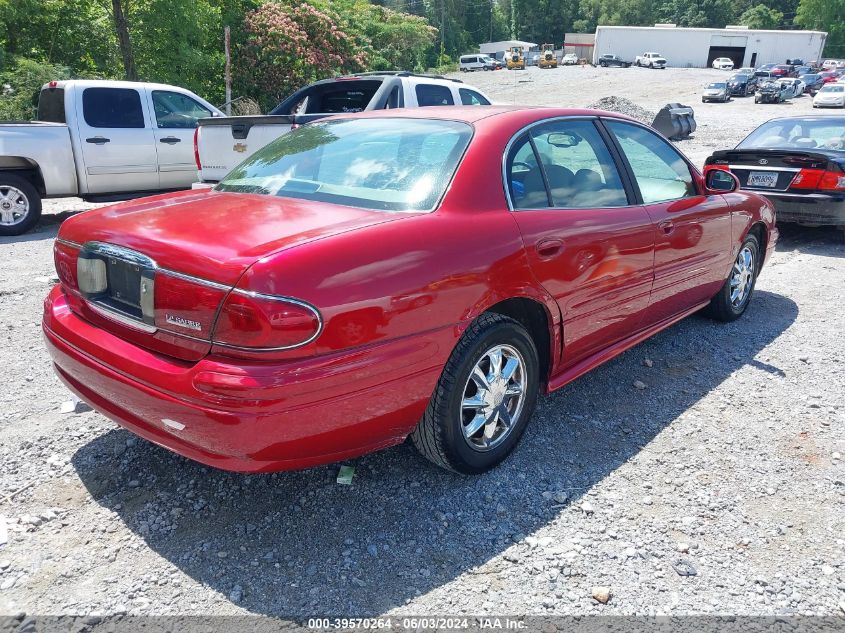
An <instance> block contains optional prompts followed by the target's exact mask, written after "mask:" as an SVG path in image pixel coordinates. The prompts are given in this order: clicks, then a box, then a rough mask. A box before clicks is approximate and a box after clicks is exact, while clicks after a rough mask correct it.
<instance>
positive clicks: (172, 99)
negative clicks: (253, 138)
mask: <svg viewBox="0 0 845 633" xmlns="http://www.w3.org/2000/svg"><path fill="white" fill-rule="evenodd" d="M146 92H147V102H148V104H149V108H150V112H152V115H153V117H154V119H155V130H154V134H153V136H154V138H155V148H156V154H157V156H158V181H159V187H160V188H161V189H182V188H185V187H190V186H191V183H193V182H194V181H195V180H196V179H197V165H196V161H195V160H194V130H195V129H196V127H197V121H199V120H200V119H205V118H208V117H210V116H212V112H211V110H209V109H208V108H206V107H205V106H204V105H202V104H200V103H199V102H198V101H196V100H195V99H192V98H191V97H189V96H188V95H186V94H182V93H181V92H175V91H172V90H156V89H153V90H147V91H146Z"/></svg>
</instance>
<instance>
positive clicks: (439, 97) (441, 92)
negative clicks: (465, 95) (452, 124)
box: [416, 84, 455, 107]
mask: <svg viewBox="0 0 845 633" xmlns="http://www.w3.org/2000/svg"><path fill="white" fill-rule="evenodd" d="M416 92H417V103H418V104H419V105H420V107H425V106H442V105H455V100H454V99H453V98H452V91H451V90H449V88H447V87H446V86H437V85H435V84H417V87H416Z"/></svg>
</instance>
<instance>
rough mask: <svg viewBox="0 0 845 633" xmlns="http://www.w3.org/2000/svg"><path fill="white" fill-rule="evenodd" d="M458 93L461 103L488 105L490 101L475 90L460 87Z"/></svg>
mask: <svg viewBox="0 0 845 633" xmlns="http://www.w3.org/2000/svg"><path fill="white" fill-rule="evenodd" d="M458 93H459V94H460V95H461V104H462V105H490V102H489V101H488V100H487V99H485V98H484V96H483V95H481V94H479V93H478V92H476V91H475V90H470V89H469V88H461V89H460V90H458Z"/></svg>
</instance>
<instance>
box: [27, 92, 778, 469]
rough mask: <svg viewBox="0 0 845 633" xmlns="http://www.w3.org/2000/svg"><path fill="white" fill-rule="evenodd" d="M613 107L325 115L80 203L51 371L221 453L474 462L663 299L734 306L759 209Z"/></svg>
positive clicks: (756, 255)
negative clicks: (211, 166)
mask: <svg viewBox="0 0 845 633" xmlns="http://www.w3.org/2000/svg"><path fill="white" fill-rule="evenodd" d="M736 185H737V183H736V180H735V178H734V177H733V176H732V175H730V174H728V173H726V172H724V171H718V170H717V171H713V172H710V173H708V174H707V178H706V179H705V178H704V177H702V175H701V174H700V173H699V172H698V171H697V170H696V169H695V167H693V166H692V165H691V164H690V163H689V161H688V160H687V159H686V158H685V157H684V156H683V155H682V154H681V153H679V152H678V151H677V150H676V149H675V148H674V147H673V146H672V145H671V144H670V143H669V142H668V141H666V139H664V138H663V137H661V136H660V135H658V134H656V133H655V132H654V131H653V130H652V129H650V128H649V127H646V126H644V125H641V124H640V123H637V122H636V121H633V120H630V119H627V118H625V117H622V116H620V115H616V114H610V113H606V112H596V111H590V110H563V109H541V108H512V107H497V106H491V107H483V108H482V107H474V108H473V107H468V108H455V107H448V108H420V109H417V110H412V111H407V112H405V111H402V110H388V111H383V112H379V113H367V114H361V115H353V116H344V117H339V118H333V119H331V120H327V121H325V122H319V123H316V124H313V125H308V126H305V127H302V128H299V129H297V130H294V131H293V132H291V133H290V134H287V135H285V136H284V137H282V138H280V139H278V140H277V141H275V142H273V143H271V144H270V145H268V146H267V147H265V148H264V149H263V150H261V151H259V152H257V153H256V154H254V155H253V156H252V157H250V158H249V159H248V160H247V161H246V162H245V163H243V164H242V165H240V166H239V167H237V168H236V169H235V170H234V171H233V172H232V173H231V174H230V175H229V176H228V177H227V178H226V179H225V180H224V181H222V182H221V183H220V184H219V185H218V186H217V187H215V188H214V190H210V191H202V192H196V191H186V192H182V193H176V194H168V195H163V196H157V197H152V198H146V199H143V200H139V201H135V202H129V203H124V204H118V205H114V206H110V207H106V208H102V209H99V210H96V211H90V212H88V213H84V214H82V215H79V216H76V217H74V218H72V219H70V220H68V221H66V222H65V223H64V224H63V225H62V227H61V230H60V232H59V236H58V239H57V240H56V245H55V260H56V269H57V271H58V274H59V277H60V279H61V284H60V285H58V286H56V287H55V288H54V289H53V290H52V292H51V293H50V295H49V296H48V297H47V300H46V302H45V306H44V323H43V328H44V334H45V336H46V340H47V345H48V347H49V349H50V353H51V355H52V358H53V363H54V365H55V370H56V372H57V373H58V375H59V377H60V378H61V379H62V380H63V381H64V382H65V383H66V384H67V386H68V387H69V388H70V389H71V390H73V391H74V392H75V393H76V394H78V395H79V397H80V398H82V399H83V400H85V401H86V402H88V403H90V404H91V405H92V406H93V407H94V408H95V409H97V410H98V411H100V412H102V413H103V414H105V415H107V416H109V417H110V418H112V419H113V420H115V421H116V422H117V423H118V424H121V425H122V426H125V427H126V428H128V429H130V430H131V431H133V432H135V433H137V434H138V435H140V436H142V437H144V438H146V439H148V440H151V441H153V442H155V443H157V444H160V445H162V446H165V447H167V448H169V449H171V450H173V451H176V452H177V453H180V454H182V455H185V456H187V457H189V458H191V459H194V460H197V461H199V462H202V463H204V464H209V465H211V466H216V467H219V468H224V469H229V470H238V471H272V470H282V469H292V468H302V467H307V466H311V465H315V464H322V463H327V462H332V461H337V460H340V459H345V458H348V457H353V456H356V455H361V454H364V453H368V452H370V451H374V450H377V449H380V448H384V447H386V446H390V445H393V444H398V443H399V442H402V441H403V439H404V438H405V437H407V436H408V435H411V437H412V439H413V442H414V444H415V445H416V446H417V448H418V449H419V450H420V451H421V452H422V454H423V455H425V456H426V457H428V458H429V459H431V460H432V461H433V462H435V463H437V464H439V465H441V466H444V467H446V468H450V469H452V470H455V471H458V472H462V473H479V472H482V471H484V470H486V469H488V468H491V467H492V466H494V465H496V464H497V463H499V462H500V461H501V460H502V459H504V458H505V457H506V456H507V455H508V453H509V452H510V451H511V450H513V448H514V446H515V445H516V443H517V442H518V441H519V438H520V436H521V435H522V433H523V431H524V430H525V427H526V425H527V424H528V420H529V418H530V417H531V414H532V411H533V409H534V406H535V404H536V401H537V397H538V393H539V392H540V391H541V390H542V391H544V392H550V391H554V390H555V389H558V388H560V387H561V386H563V385H565V384H566V383H568V382H570V381H572V380H574V379H575V378H577V377H578V376H580V375H582V374H584V373H585V372H587V371H588V370H590V369H591V368H593V367H596V366H597V365H599V364H601V363H603V362H604V361H606V360H608V359H610V358H612V357H614V356H616V355H617V354H619V353H621V352H622V351H624V350H625V349H628V348H630V347H631V346H633V345H635V344H636V343H638V342H640V341H642V340H643V339H645V338H647V337H649V336H651V335H652V334H654V333H656V332H658V331H660V330H662V329H664V328H666V327H668V326H670V325H671V324H673V323H674V322H676V321H678V320H679V319H682V318H684V317H685V316H687V315H689V314H691V313H693V312H695V311H697V310H700V309H702V308H707V309H708V310H709V311H710V313H711V314H712V315H713V316H714V317H715V318H717V319H720V320H722V321H730V320H733V319H736V318H737V317H739V316H740V315H741V314H742V313H743V312H744V311H745V309H746V307H747V306H748V302H749V300H750V298H751V295H752V292H753V290H754V283H755V280H756V278H757V275H758V273H759V272H760V269H761V267H762V265H763V263H764V261H765V260H766V258H767V257H768V256H769V254H770V253H771V251H772V249H773V247H774V245H775V240H776V238H777V231H776V229H775V225H774V213H773V210H772V206H771V205H770V204H769V203H768V202H766V201H765V200H764V199H763V198H760V197H758V196H756V195H754V194H752V193H747V192H741V191H738V190H737V189H736Z"/></svg>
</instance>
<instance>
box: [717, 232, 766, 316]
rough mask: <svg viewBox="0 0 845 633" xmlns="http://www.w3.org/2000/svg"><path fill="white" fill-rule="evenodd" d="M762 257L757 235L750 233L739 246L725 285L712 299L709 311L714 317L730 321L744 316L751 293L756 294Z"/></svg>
mask: <svg viewBox="0 0 845 633" xmlns="http://www.w3.org/2000/svg"><path fill="white" fill-rule="evenodd" d="M761 257H762V255H761V254H760V242H759V241H758V240H757V236H756V235H748V236H747V237H746V238H745V240H744V241H743V242H742V246H740V247H739V253H738V254H737V256H736V259H735V260H734V264H733V266H732V267H731V272H730V273H728V278H727V279H726V280H725V283H724V285H723V286H722V288H721V289H720V290H719V292H718V293H716V296H714V297H713V298H712V299H711V300H710V305H709V306H708V307H707V311H708V313H709V315H710V316H711V317H712V318H714V319H716V320H717V321H722V322H724V323H728V322H730V321H736V320H737V319H738V318H739V317H741V316H742V314H743V313H744V312H745V309H746V308H747V307H748V304H749V303H750V302H751V295H752V294H754V286H755V284H756V283H757V273H759V272H760V265H761V261H762V260H761Z"/></svg>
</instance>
